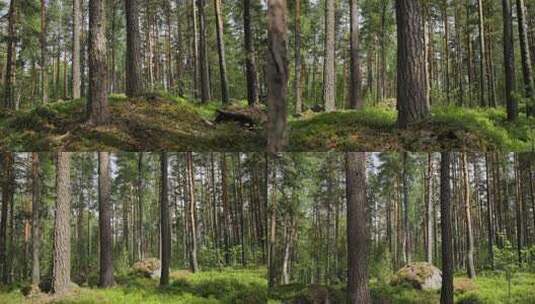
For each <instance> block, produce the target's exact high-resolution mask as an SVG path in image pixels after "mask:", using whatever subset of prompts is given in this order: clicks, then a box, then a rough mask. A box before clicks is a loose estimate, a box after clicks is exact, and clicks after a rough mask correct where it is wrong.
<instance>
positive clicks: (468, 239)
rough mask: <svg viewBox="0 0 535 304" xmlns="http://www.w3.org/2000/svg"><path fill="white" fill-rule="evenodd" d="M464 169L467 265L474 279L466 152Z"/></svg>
mask: <svg viewBox="0 0 535 304" xmlns="http://www.w3.org/2000/svg"><path fill="white" fill-rule="evenodd" d="M461 157H462V160H461V161H462V169H463V183H464V193H463V194H464V198H463V199H464V215H465V220H466V243H467V244H466V245H467V247H468V248H467V249H468V250H467V252H466V266H467V272H468V277H469V278H470V279H474V278H475V277H476V268H475V266H474V232H473V228H472V214H471V206H470V182H469V179H468V161H467V159H466V158H467V157H466V153H462V156H461Z"/></svg>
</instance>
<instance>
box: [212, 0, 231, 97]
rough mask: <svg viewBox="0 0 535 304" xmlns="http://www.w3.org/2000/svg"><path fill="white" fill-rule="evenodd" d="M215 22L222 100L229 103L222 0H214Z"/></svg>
mask: <svg viewBox="0 0 535 304" xmlns="http://www.w3.org/2000/svg"><path fill="white" fill-rule="evenodd" d="M214 11H215V19H216V20H215V22H216V32H217V50H218V55H219V75H220V78H221V80H220V81H221V102H222V103H223V104H227V103H229V102H230V97H229V87H228V77H227V62H226V59H225V39H224V38H225V36H224V33H223V21H224V20H223V14H222V7H221V0H214Z"/></svg>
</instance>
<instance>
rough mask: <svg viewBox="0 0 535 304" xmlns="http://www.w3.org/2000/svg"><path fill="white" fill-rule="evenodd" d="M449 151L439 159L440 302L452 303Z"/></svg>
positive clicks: (443, 303)
mask: <svg viewBox="0 0 535 304" xmlns="http://www.w3.org/2000/svg"><path fill="white" fill-rule="evenodd" d="M450 163H451V153H450V152H442V156H441V161H440V214H441V220H440V228H441V232H442V290H441V293H440V303H441V304H453V252H452V231H451V223H452V218H451V189H450V183H451V179H450Z"/></svg>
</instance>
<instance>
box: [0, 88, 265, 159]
mask: <svg viewBox="0 0 535 304" xmlns="http://www.w3.org/2000/svg"><path fill="white" fill-rule="evenodd" d="M215 108H216V105H215V104H214V103H209V104H206V105H199V104H195V103H191V102H187V101H185V100H184V99H182V98H177V97H171V96H164V95H156V94H155V95H148V96H146V97H145V98H139V99H127V98H126V97H124V96H120V95H116V96H112V97H111V98H110V111H111V115H112V121H111V123H110V124H109V125H106V126H101V127H92V126H87V125H84V101H82V100H77V101H69V102H57V103H51V104H48V105H45V106H40V107H38V108H36V109H33V110H27V111H19V112H17V113H8V114H4V116H5V117H0V148H3V147H7V149H9V150H11V151H43V150H54V149H58V148H59V149H63V150H70V151H95V150H111V151H116V150H122V151H161V150H174V151H191V150H193V151H211V150H213V149H214V147H217V148H216V150H222V151H227V150H228V151H237V150H239V151H249V150H255V149H256V150H258V149H259V147H263V146H264V143H263V139H262V137H261V136H260V135H259V133H258V132H255V131H254V130H253V131H251V130H247V129H243V128H241V127H240V126H238V125H237V124H234V123H221V124H213V123H211V122H210V121H209V120H211V119H212V118H213V116H214V115H215Z"/></svg>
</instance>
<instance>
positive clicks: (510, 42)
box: [502, 0, 518, 121]
mask: <svg viewBox="0 0 535 304" xmlns="http://www.w3.org/2000/svg"><path fill="white" fill-rule="evenodd" d="M502 9H503V40H504V43H503V48H504V49H503V56H504V66H505V95H506V96H505V97H506V100H507V119H509V120H510V121H513V120H516V119H517V117H518V102H517V100H516V99H515V96H514V91H515V48H514V38H513V14H512V9H511V0H502Z"/></svg>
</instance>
